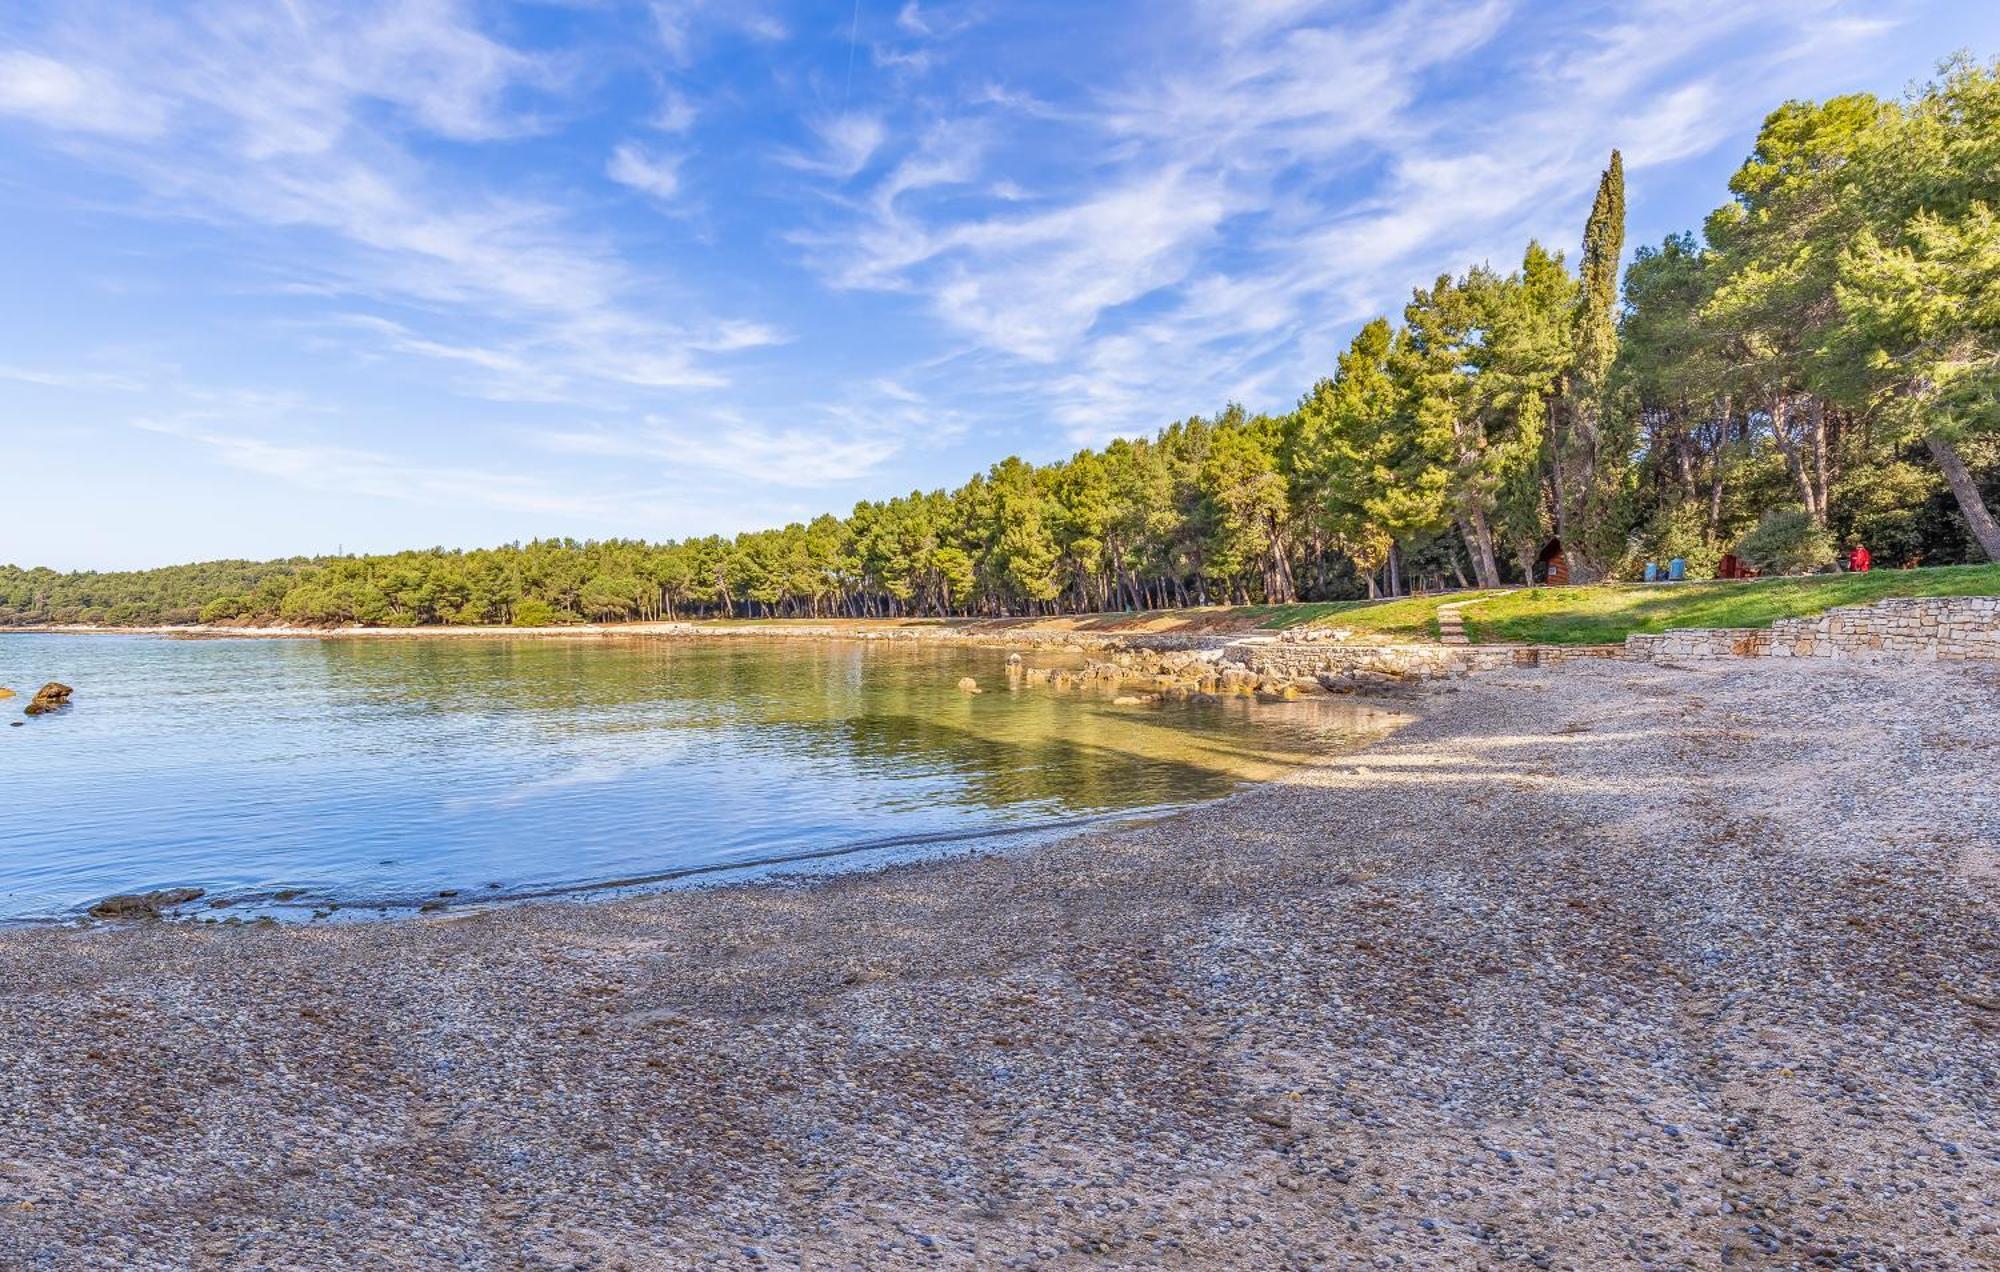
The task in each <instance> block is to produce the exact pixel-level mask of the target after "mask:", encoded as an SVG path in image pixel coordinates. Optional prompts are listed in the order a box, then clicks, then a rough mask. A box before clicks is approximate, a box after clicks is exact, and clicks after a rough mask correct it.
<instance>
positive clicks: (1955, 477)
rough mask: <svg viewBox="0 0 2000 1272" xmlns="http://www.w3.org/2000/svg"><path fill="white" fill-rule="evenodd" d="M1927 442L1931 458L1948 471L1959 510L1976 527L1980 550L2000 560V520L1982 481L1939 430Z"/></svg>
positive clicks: (1945, 477)
mask: <svg viewBox="0 0 2000 1272" xmlns="http://www.w3.org/2000/svg"><path fill="white" fill-rule="evenodd" d="M1924 445H1926V446H1928V447H1930V450H1931V458H1932V459H1935V460H1936V461H1937V466H1938V468H1939V470H1940V471H1942V472H1943V473H1944V479H1945V482H1946V483H1947V484H1948V485H1950V487H1951V493H1952V496H1953V497H1954V498H1956V499H1957V500H1958V510H1959V511H1960V512H1962V513H1964V514H1965V524H1966V525H1968V526H1970V527H1972V537H1973V538H1974V539H1976V540H1978V541H1979V547H1980V550H1981V551H1983V552H1985V553H1986V559H1987V560H1989V561H2000V522H1995V521H1994V520H1993V513H1992V512H1991V511H1990V510H1989V509H1988V508H1987V507H1986V500H1985V498H1984V497H1983V496H1982V495H1980V493H1979V483H1978V482H1976V481H1974V480H1973V479H1972V474H1971V473H1970V472H1967V471H1966V468H1965V461H1964V460H1963V459H1960V458H1959V455H1958V448H1957V447H1955V446H1953V445H1952V444H1951V443H1950V442H1949V441H1946V440H1945V439H1944V438H1942V437H1939V436H1938V435H1937V434H1935V433H1933V434H1931V435H1930V436H1929V437H1926V438H1925V439H1924Z"/></svg>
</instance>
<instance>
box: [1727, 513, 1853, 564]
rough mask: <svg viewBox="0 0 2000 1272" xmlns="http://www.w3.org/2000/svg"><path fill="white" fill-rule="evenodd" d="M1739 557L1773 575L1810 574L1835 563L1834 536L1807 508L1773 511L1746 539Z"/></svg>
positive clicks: (1737, 552)
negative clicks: (1814, 520) (1813, 517)
mask: <svg viewBox="0 0 2000 1272" xmlns="http://www.w3.org/2000/svg"><path fill="white" fill-rule="evenodd" d="M1736 554H1737V555H1738V556H1740V557H1742V558H1743V559H1744V560H1745V561H1748V562H1749V563H1750V564H1752V565H1754V566H1756V567H1757V568H1758V569H1760V570H1764V571H1767V572H1769V573H1773V574H1806V573H1809V572H1811V571H1813V570H1817V569H1820V568H1822V567H1824V566H1827V565H1831V564H1832V563H1833V557H1834V545H1833V536H1832V535H1830V534H1828V533H1827V531H1826V528H1825V527H1824V526H1817V525H1814V524H1813V520H1812V517H1811V515H1810V514H1808V513H1807V512H1806V510H1805V509H1804V508H1773V509H1772V510H1771V511H1769V512H1767V513H1765V514H1764V516H1763V518H1762V519H1761V520H1759V521H1758V522H1757V527H1756V529H1754V530H1752V531H1751V532H1750V533H1749V534H1746V535H1744V536H1743V540H1742V542H1740V543H1738V544H1737V545H1736Z"/></svg>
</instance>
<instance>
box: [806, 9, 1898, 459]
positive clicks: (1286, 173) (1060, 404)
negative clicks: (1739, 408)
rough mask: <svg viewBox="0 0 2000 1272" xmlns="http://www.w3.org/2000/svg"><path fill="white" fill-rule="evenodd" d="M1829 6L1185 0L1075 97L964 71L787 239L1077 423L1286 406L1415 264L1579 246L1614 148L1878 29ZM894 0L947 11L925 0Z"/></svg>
mask: <svg viewBox="0 0 2000 1272" xmlns="http://www.w3.org/2000/svg"><path fill="white" fill-rule="evenodd" d="M1834 16H1837V14H1836V9H1835V6H1834V5H1833V3H1832V0H1778V3H1776V4H1774V5H1767V6H1763V7H1760V8H1754V9H1745V8H1741V7H1739V8H1735V9H1730V8H1726V7H1717V6H1711V7H1708V8H1700V7H1696V8H1694V9H1690V8H1689V7H1688V6H1685V5H1681V4H1678V3H1672V2H1670V0H1638V2H1637V3H1635V4H1633V5H1628V6H1624V7H1623V8H1621V9H1620V10H1619V11H1618V14H1617V18H1616V20H1615V21H1611V22H1608V23H1578V22H1574V21H1571V20H1568V19H1566V18H1564V17H1563V16H1562V15H1560V14H1558V13H1555V12H1551V11H1547V10H1543V9H1540V8H1531V7H1527V6H1522V5H1518V4H1515V3H1511V2H1510V0H1406V2H1404V3H1398V4H1393V5H1390V6H1387V7H1377V8H1370V9H1367V10H1365V11H1357V10H1356V9H1355V8H1354V7H1353V6H1348V5H1342V4H1335V3H1331V2H1330V0H1243V2H1241V3H1235V4H1230V5H1207V4H1199V3H1195V0H1187V2H1186V3H1182V4H1174V5H1168V6H1163V7H1162V8H1161V9H1160V10H1158V11H1157V12H1156V14H1155V19H1156V21H1157V26H1158V29H1159V31H1160V34H1161V38H1162V45H1161V47H1162V48H1165V49H1173V50H1185V51H1186V52H1185V56H1181V57H1175V56H1173V55H1172V54H1171V53H1167V54H1163V55H1161V56H1159V57H1156V58H1148V59H1145V60H1143V61H1138V60H1135V61H1134V62H1132V63H1130V64H1128V65H1127V66H1126V67H1125V68H1124V69H1123V72H1122V73H1114V74H1109V75H1104V76H1101V83H1102V87H1101V88H1100V89H1098V90H1097V91H1095V92H1094V93H1090V94H1087V95H1086V96H1085V97H1084V98H1083V99H1082V100H1081V101H1075V100H1063V101H1062V102H1061V103H1060V104H1052V103H1051V102H1050V101H1048V100H1046V94H1038V93H1037V92H1036V91H1035V90H1034V89H1033V88H1031V87H1029V86H1028V85H1029V84H1030V83H1031V82H1032V81H1024V82H1023V83H1009V82H1007V81H1005V80H1001V81H994V80H991V79H978V78H970V79H969V81H968V86H967V87H965V88H963V89H962V90H961V92H960V94H959V97H958V99H957V100H956V101H954V102H953V103H952V104H951V105H950V106H949V107H929V106H923V105H921V104H919V105H917V106H914V107H912V108H911V109H909V110H906V111H905V112H903V113H901V114H891V115H889V116H887V117H885V123H886V125H887V133H886V135H885V136H884V137H883V138H882V139H880V140H879V141H877V142H876V143H875V145H874V146H873V147H872V149H871V151H870V160H871V162H870V164H868V165H865V166H866V167H872V168H875V169H877V170H878V174H877V175H874V176H872V177H870V178H868V180H867V182H866V183H865V184H864V185H863V189H862V193H861V194H860V195H859V196H858V197H854V198H852V199H846V198H840V197H838V196H835V199H834V204H833V206H834V207H835V208H836V209H837V212H836V213H835V214H833V215H832V216H831V217H829V218H827V219H826V220H825V222H824V223H822V224H820V225H816V226H814V227H813V228H811V229H809V230H801V231H798V232H795V233H794V234H793V235H792V236H791V238H792V241H793V242H795V243H797V244H799V245H800V246H801V247H802V248H803V249H804V251H805V255H806V259H807V260H808V262H809V263H810V264H811V265H812V266H813V267H814V268H815V269H816V270H818V271H819V272H820V273H821V275H822V276H823V277H824V278H825V279H826V280H827V281H829V282H830V283H832V284H834V285H836V286H840V287H847V288H862V289H871V290H878V291H884V292H894V293H903V294H908V295H911V296H913V297H918V298H921V303H923V304H925V305H926V306H928V307H929V308H930V309H931V310H932V312H934V313H935V314H936V315H937V316H938V317H939V318H940V319H941V320H943V321H944V322H945V323H946V324H948V326H949V327H950V329H951V330H953V331H955V332H957V333H959V334H960V335H961V336H962V337H963V338H965V339H966V340H968V341H969V342H971V345H972V348H973V349H974V350H975V351H977V354H976V356H973V357H971V358H969V359H968V360H967V361H966V362H965V365H966V366H967V367H968V369H976V372H977V374H979V375H981V376H984V377H987V378H988V379H989V381H990V382H992V383H994V384H1000V385H1005V386H1007V387H1008V388H1009V389H1011V390H1013V391H1016V392H1018V393H1020V394H1022V395H1023V396H1025V397H1028V398H1031V399H1036V400H1040V401H1043V402H1045V403H1046V404H1047V407H1046V410H1047V412H1048V413H1049V414H1050V415H1052V416H1054V417H1055V418H1056V419H1057V420H1058V421H1060V422H1062V423H1063V424H1064V425H1065V426H1066V427H1067V428H1068V429H1069V431H1070V435H1071V436H1072V437H1073V438H1075V439H1077V440H1089V441H1098V440H1102V439H1103V438H1104V437H1106V436H1109V435H1112V434H1115V433H1129V432H1133V431H1143V430H1150V429H1152V428H1154V427H1157V426H1159V425H1160V424H1162V423H1164V422H1166V421H1167V420H1169V419H1172V418H1175V417H1177V416H1181V415H1185V414H1186V413H1188V412H1189V411H1192V410H1209V409H1213V408H1215V407H1217V406H1219V405H1221V404H1222V402H1224V401H1226V400H1228V399H1229V398H1231V397H1243V398H1245V400H1247V401H1248V402H1249V403H1250V404H1251V405H1253V406H1256V405H1264V406H1279V405H1282V404H1283V403H1284V402H1286V401H1288V400H1289V399H1290V398H1291V397H1293V396H1294V395H1296V394H1297V393H1298V392H1300V391H1302V390H1303V389H1304V388H1305V387H1306V386H1307V385H1309V384H1310V383H1311V381H1312V379H1313V377H1314V376H1316V375H1318V374H1323V373H1324V370H1325V368H1326V367H1327V366H1328V365H1329V364H1330V363H1331V360H1332V355H1333V352H1334V345H1335V343H1336V342H1337V341H1338V340H1340V339H1342V338H1344V331H1345V329H1349V328H1351V326H1352V325H1353V324H1354V323H1356V322H1358V321H1360V320H1362V319H1365V318H1366V317H1368V316H1369V315H1370V314H1371V313H1372V312H1390V313H1394V312H1396V311H1398V310H1399V309H1400V307H1401V305H1402V303H1403V301H1404V299H1405V298H1406V297H1407V295H1408V291H1409V288H1410V287H1411V286H1412V285H1414V284H1416V283H1419V282H1423V281H1426V280H1427V279H1428V278H1430V277H1432V276H1434V275H1435V274H1437V273H1438V272H1441V271H1444V270H1447V269H1452V270H1456V269H1463V268H1464V267H1466V266H1467V265H1469V264H1472V263H1476V262H1478V261H1481V260H1487V259H1490V260H1492V261H1493V262H1494V263H1495V264H1496V265H1498V266H1501V267H1503V268H1505V267H1511V266H1512V265H1513V264H1515V263H1516V262H1517V261H1518V259H1519V255H1520V252H1521V249H1522V247H1523V245H1524V244H1525V242H1526V240H1527V239H1528V238H1529V237H1531V236H1543V237H1549V236H1554V238H1555V241H1553V242H1551V243H1550V246H1551V247H1554V248H1556V249H1558V250H1561V249H1565V248H1569V249H1571V250H1572V252H1573V240H1574V238H1575V237H1577V236H1578V235H1579V234H1580V230H1581V226H1582V216H1583V212H1584V211H1585V210H1586V209H1587V207H1588V203H1589V199H1590V196H1591V190H1592V188H1593V185H1594V182H1595V179H1596V176H1597V173H1598V171H1599V169H1600V168H1601V167H1602V165H1603V163H1604V161H1605V157H1606V155H1607V153H1608V152H1609V150H1610V149H1611V148H1612V147H1613V146H1622V147H1623V148H1625V150H1626V152H1627V158H1628V166H1629V167H1631V168H1632V169H1634V170H1641V169H1644V168H1646V167H1648V166H1657V165H1663V164H1668V163H1673V162H1676V161H1679V160H1682V159H1686V158H1688V157H1690V156H1694V155H1698V154H1703V153H1706V152H1708V151H1710V150H1712V149H1713V148H1714V147H1715V146H1716V145H1717V144H1718V143H1720V142H1722V141H1723V140H1724V139H1726V138H1727V137H1730V136H1733V135H1739V134H1741V133H1742V132H1743V131H1744V130H1745V129H1746V128H1748V127H1754V124H1755V122H1756V119H1757V118H1758V117H1759V116H1760V115H1761V113H1762V111H1763V110H1765V109H1768V108H1769V107H1770V106H1771V105H1772V104H1774V103H1775V101H1776V100H1778V97H1777V96H1773V95H1770V94H1769V93H1760V94H1758V95H1756V96H1755V97H1754V99H1752V98H1749V97H1745V96H1744V95H1743V94H1742V93H1741V92H1740V90H1739V89H1738V87H1737V85H1739V84H1740V83H1741V82H1742V79H1743V76H1744V73H1745V72H1746V71H1754V70H1758V69H1760V68H1761V67H1764V66H1768V65H1770V64H1771V55H1772V51H1773V50H1774V49H1775V50H1785V49H1787V48H1788V47H1789V46H1791V45H1793V44H1796V42H1797V41H1798V40H1799V39H1802V38H1805V37H1806V35H1807V34H1808V33H1810V35H1811V38H1812V40H1813V41H1814V45H1815V47H1816V48H1818V49H1821V50H1823V51H1825V52H1827V53H1829V54H1831V53H1834V52H1838V51H1841V50H1843V49H1844V50H1846V51H1848V52H1852V51H1853V50H1854V49H1855V48H1858V47H1860V42H1861V41H1863V40H1864V39H1865V37H1866V36H1867V35H1868V34H1869V29H1868V28H1867V27H1866V25H1865V24H1863V26H1861V27H1859V28H1857V29H1856V30H1855V31H1854V32H1852V33H1839V32H1834V31H1832V30H1830V25H1834V24H1831V23H1830V20H1831V18H1833V17H1834ZM901 17H902V18H903V19H904V20H903V21H902V22H901V23H900V25H901V27H902V29H903V30H904V31H905V32H906V33H907V34H908V35H911V36H927V35H930V34H932V33H934V32H935V30H936V25H937V24H936V23H935V22H934V21H933V19H932V15H931V14H930V13H929V12H928V10H927V9H921V8H918V7H916V6H915V5H910V6H907V7H906V8H905V9H904V10H903V13H902V15H901ZM1777 56H1778V57H1779V58H1780V60H1789V56H1790V55H1789V54H1788V53H1784V52H1780V53H1778V55H1777ZM1821 69H1822V71H1823V70H1824V68H1821ZM1725 84H1727V85H1729V88H1728V89H1727V91H1725V89H1724V85H1725ZM1773 91H1775V90H1773ZM1767 98H1768V100H1767ZM911 115H914V116H915V119H914V120H913V119H911V118H910V117H909V116H911ZM947 122H948V123H949V124H950V126H951V128H952V129H953V130H956V132H957V134H959V135H960V136H964V135H967V134H968V133H969V132H971V129H972V125H973V124H974V123H977V125H978V131H977V134H976V136H977V142H976V144H975V145H971V146H962V147H961V149H960V150H959V152H958V153H957V154H956V155H954V156H952V157H953V158H954V159H955V160H956V161H955V162H954V163H951V164H941V163H940V158H941V157H942V156H944V155H945V154H946V152H945V151H944V150H943V148H941V147H940V146H939V144H938V143H937V141H936V137H937V136H938V135H940V134H942V133H944V132H945V129H944V128H943V127H942V126H941V125H943V124H945V123H947ZM1052 138H1053V139H1055V140H1053V141H1052V140H1051V139H1052ZM899 146H900V147H902V149H901V152H900V154H898V147H899ZM885 153H886V154H891V155H898V157H897V158H896V159H895V161H894V162H890V163H887V164H883V163H881V162H880V156H881V155H883V154H885ZM927 165H928V166H927ZM830 167H831V165H830ZM863 170H864V165H854V166H852V167H851V168H848V169H846V170H845V175H847V176H849V177H852V176H854V175H857V174H859V173H860V172H862V171H863ZM931 170H936V171H940V172H943V173H944V174H945V175H944V176H942V177H941V178H939V179H936V180H925V179H916V180H912V179H911V177H910V174H911V173H913V172H916V173H922V172H926V171H931ZM975 181H977V182H979V183H980V185H981V186H982V187H983V190H984V197H967V195H966V193H965V190H966V188H967V187H968V185H969V184H970V183H972V182H975ZM1028 189H1032V190H1033V191H1034V198H1033V200H1032V202H1031V203H1029V204H1028V205H1027V208H1028V210H1024V209H1023V207H1022V206H1021V201H1022V198H1023V191H1024V190H1028ZM996 355H997V359H998V360H995V358H996ZM1021 364H1025V365H1021Z"/></svg>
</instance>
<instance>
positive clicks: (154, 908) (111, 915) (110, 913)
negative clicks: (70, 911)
mask: <svg viewBox="0 0 2000 1272" xmlns="http://www.w3.org/2000/svg"><path fill="white" fill-rule="evenodd" d="M202 895H203V889H201V888H162V889H160V890H159V891H157V892H130V893H125V894H123V895H120V896H115V897H106V898H104V900H102V901H99V902H98V903H97V904H96V905H93V906H91V907H90V917H91V918H93V919H157V918H159V917H160V911H162V910H171V909H172V908H174V907H175V906H177V905H186V904H187V903H188V902H190V901H193V900H195V899H196V898H198V897H200V896H202Z"/></svg>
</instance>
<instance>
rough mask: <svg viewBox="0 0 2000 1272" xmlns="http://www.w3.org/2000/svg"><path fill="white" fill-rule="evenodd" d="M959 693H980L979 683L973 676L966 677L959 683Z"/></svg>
mask: <svg viewBox="0 0 2000 1272" xmlns="http://www.w3.org/2000/svg"><path fill="white" fill-rule="evenodd" d="M958 691H959V692H960V693H978V692H980V689H979V682H978V681H977V680H974V679H973V678H972V677H971V676H966V677H965V678H964V679H962V680H960V681H959V682H958Z"/></svg>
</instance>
